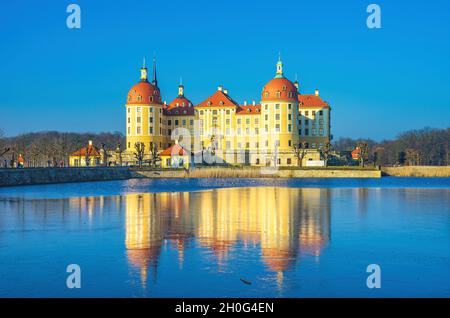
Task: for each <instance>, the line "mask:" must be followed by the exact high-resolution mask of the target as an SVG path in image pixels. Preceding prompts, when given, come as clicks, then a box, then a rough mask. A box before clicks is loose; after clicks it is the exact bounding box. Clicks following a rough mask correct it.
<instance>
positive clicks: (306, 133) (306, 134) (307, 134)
mask: <svg viewBox="0 0 450 318" xmlns="http://www.w3.org/2000/svg"><path fill="white" fill-rule="evenodd" d="M305 136H309V129H308V128H306V129H305Z"/></svg>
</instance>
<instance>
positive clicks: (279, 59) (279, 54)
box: [278, 51, 281, 62]
mask: <svg viewBox="0 0 450 318" xmlns="http://www.w3.org/2000/svg"><path fill="white" fill-rule="evenodd" d="M278 62H281V52H280V51H278Z"/></svg>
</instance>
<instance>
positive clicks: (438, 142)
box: [0, 128, 450, 167]
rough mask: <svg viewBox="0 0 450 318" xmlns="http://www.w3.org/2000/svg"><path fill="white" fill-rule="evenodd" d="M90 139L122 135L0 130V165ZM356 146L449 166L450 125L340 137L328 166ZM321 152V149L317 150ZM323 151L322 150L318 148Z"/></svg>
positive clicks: (59, 154)
mask: <svg viewBox="0 0 450 318" xmlns="http://www.w3.org/2000/svg"><path fill="white" fill-rule="evenodd" d="M89 140H92V141H93V142H94V146H96V147H97V148H101V145H102V144H104V148H105V149H106V150H107V151H109V150H115V149H117V147H118V146H119V145H120V147H121V148H122V150H123V146H124V145H125V136H124V135H123V134H122V133H120V132H114V133H109V132H102V133H66V132H57V131H44V132H36V133H26V134H21V135H18V136H14V137H4V136H3V134H2V132H1V130H0V166H4V165H5V164H7V165H8V166H11V162H13V161H14V160H17V158H18V156H19V154H20V155H22V156H23V158H24V159H25V166H27V167H46V166H48V165H50V163H54V162H57V163H63V165H64V166H67V164H68V162H67V161H68V157H69V155H70V154H71V153H73V152H75V151H76V150H78V149H80V148H81V147H86V146H87V144H88V141H89ZM358 145H364V146H365V148H366V149H365V150H364V151H365V158H364V160H365V161H366V163H369V164H374V165H381V166H394V165H436V166H443V165H450V128H445V129H433V128H423V129H418V130H410V131H406V132H404V133H401V134H400V135H398V137H397V138H395V139H394V140H383V141H381V142H376V141H374V140H371V139H362V138H359V139H352V138H340V139H338V140H337V141H335V142H334V143H333V145H332V148H331V152H330V151H326V153H327V154H328V153H330V156H329V157H330V159H329V160H328V161H329V164H330V165H352V164H358V162H355V160H352V158H351V151H352V150H354V149H355V148H356V147H357V146H358ZM321 151H322V150H321ZM322 152H323V151H322Z"/></svg>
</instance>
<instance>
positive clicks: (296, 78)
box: [294, 73, 299, 92]
mask: <svg viewBox="0 0 450 318" xmlns="http://www.w3.org/2000/svg"><path fill="white" fill-rule="evenodd" d="M294 86H295V87H297V92H299V85H298V77H297V73H295V82H294Z"/></svg>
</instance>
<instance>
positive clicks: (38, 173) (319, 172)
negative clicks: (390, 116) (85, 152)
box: [0, 166, 450, 187]
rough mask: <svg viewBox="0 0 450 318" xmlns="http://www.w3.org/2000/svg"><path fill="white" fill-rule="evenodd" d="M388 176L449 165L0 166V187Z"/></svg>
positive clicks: (438, 170)
mask: <svg viewBox="0 0 450 318" xmlns="http://www.w3.org/2000/svg"><path fill="white" fill-rule="evenodd" d="M382 176H390V177H450V166H442V167H435V166H408V167H382V169H381V170H378V169H376V168H373V167H364V168H361V167H320V168H312V167H303V168H297V167H295V168H286V167H280V168H279V169H275V170H270V169H269V170H267V168H265V167H197V168H194V169H190V170H184V169H151V168H148V167H144V168H137V167H66V168H23V169H0V187H14V186H22V185H40V184H56V183H76V182H95V181H113V180H128V179H174V178H181V179H187V178H198V179H208V178H224V179H226V178H237V179H244V178H268V179H289V178H292V179H296V178H298V179H302V178H312V179H314V178H317V179H320V178H362V179H364V178H381V177H382Z"/></svg>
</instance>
